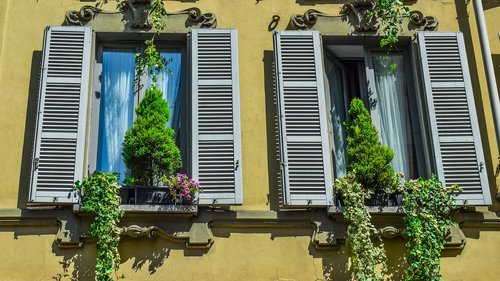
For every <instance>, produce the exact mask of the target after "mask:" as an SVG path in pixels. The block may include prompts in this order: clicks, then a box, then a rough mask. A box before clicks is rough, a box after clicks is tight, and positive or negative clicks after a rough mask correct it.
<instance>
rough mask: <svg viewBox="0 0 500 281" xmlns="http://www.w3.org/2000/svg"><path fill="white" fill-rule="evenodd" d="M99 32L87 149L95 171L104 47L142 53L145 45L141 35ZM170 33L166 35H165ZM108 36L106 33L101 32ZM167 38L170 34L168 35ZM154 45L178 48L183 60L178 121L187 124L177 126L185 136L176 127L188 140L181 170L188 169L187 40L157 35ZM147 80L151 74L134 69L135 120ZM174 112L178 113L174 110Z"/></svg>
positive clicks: (89, 163) (90, 166) (163, 48)
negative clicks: (158, 36) (122, 35)
mask: <svg viewBox="0 0 500 281" xmlns="http://www.w3.org/2000/svg"><path fill="white" fill-rule="evenodd" d="M99 35H100V34H99V33H97V34H96V36H95V37H94V45H93V51H94V54H95V55H94V56H93V58H92V61H91V64H92V65H91V71H92V74H91V79H92V80H91V82H90V83H91V85H90V88H91V96H90V100H89V103H90V109H89V112H88V114H89V116H88V117H87V119H88V123H89V134H88V139H87V144H86V153H85V157H86V159H87V173H88V174H92V173H93V172H95V171H96V169H97V158H98V146H99V144H98V143H99V141H98V139H99V122H100V106H101V99H100V95H101V94H102V93H101V92H102V83H101V75H102V70H103V66H102V63H103V62H102V58H103V51H104V50H105V49H107V48H108V49H113V48H116V49H130V50H133V51H134V54H137V53H142V52H143V51H144V50H145V48H146V45H145V44H144V41H143V40H144V39H142V38H132V39H128V38H126V39H121V40H120V39H119V38H120V37H119V35H120V34H119V33H117V34H113V35H114V36H111V38H113V39H104V38H100V37H101V36H99ZM164 36H167V35H164ZM102 37H105V36H102ZM167 38H168V37H167ZM155 45H156V47H157V50H158V51H159V52H161V51H166V50H178V51H180V53H181V56H182V61H181V72H182V74H181V75H182V76H181V77H183V78H181V86H180V95H181V99H180V106H181V111H185V114H183V113H180V115H181V116H180V118H181V120H179V122H182V121H184V123H186V124H185V128H183V129H180V130H178V132H181V134H182V136H178V135H177V131H176V139H177V138H179V137H181V139H184V140H185V142H186V143H185V149H181V157H182V159H183V161H182V163H183V166H182V168H181V169H182V170H188V169H189V167H190V165H191V158H190V155H189V153H188V150H189V135H190V134H189V119H190V117H191V114H190V112H189V104H188V102H189V97H188V96H189V92H188V85H187V84H188V75H189V71H188V67H187V63H188V58H187V55H188V54H187V43H186V40H185V39H182V38H181V39H175V40H165V39H164V38H163V37H161V38H157V39H156V41H155ZM147 84H148V74H147V73H146V74H143V75H141V76H140V77H138V76H137V70H135V73H134V98H133V99H134V111H133V120H135V119H136V114H135V108H137V106H138V105H139V103H140V101H141V100H142V98H143V97H144V94H145V92H146V89H147ZM174 114H175V113H174Z"/></svg>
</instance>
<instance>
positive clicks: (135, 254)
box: [52, 237, 208, 281]
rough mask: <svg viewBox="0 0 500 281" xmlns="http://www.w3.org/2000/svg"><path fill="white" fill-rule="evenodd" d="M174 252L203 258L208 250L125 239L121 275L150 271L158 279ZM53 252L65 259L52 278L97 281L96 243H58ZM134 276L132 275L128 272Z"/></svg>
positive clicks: (121, 249) (121, 248) (154, 240)
mask: <svg viewBox="0 0 500 281" xmlns="http://www.w3.org/2000/svg"><path fill="white" fill-rule="evenodd" d="M172 250H178V251H183V252H184V256H185V257H188V256H203V255H205V254H206V253H207V251H208V250H206V249H186V247H185V244H184V242H182V243H175V242H172V241H168V240H165V239H163V238H161V237H154V238H152V239H147V238H144V237H142V238H131V237H122V238H121V240H120V244H119V247H118V251H119V252H120V257H121V265H120V270H119V271H118V275H119V276H121V275H122V274H124V275H125V278H127V273H126V272H130V271H133V272H142V271H144V272H145V271H146V270H147V274H149V275H151V276H154V274H155V273H157V270H158V269H159V268H161V267H162V266H163V265H164V263H165V261H166V260H167V259H168V257H169V256H170V253H171V251H172ZM52 252H53V253H54V254H55V255H56V256H62V257H63V261H62V262H60V265H61V272H60V273H57V274H56V275H55V276H53V277H52V278H53V279H54V280H58V281H59V280H68V278H71V279H70V280H75V281H94V280H95V265H96V256H97V251H96V244H95V242H91V241H87V242H85V244H84V246H83V248H59V246H58V245H57V244H56V243H55V242H54V243H53V245H52ZM125 263H131V266H129V265H128V264H127V265H124V264H125ZM130 269H131V270H130ZM128 274H130V273H128Z"/></svg>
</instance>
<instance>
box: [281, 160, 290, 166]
mask: <svg viewBox="0 0 500 281" xmlns="http://www.w3.org/2000/svg"><path fill="white" fill-rule="evenodd" d="M280 165H281V166H282V167H286V166H288V163H287V162H285V161H281V162H280Z"/></svg>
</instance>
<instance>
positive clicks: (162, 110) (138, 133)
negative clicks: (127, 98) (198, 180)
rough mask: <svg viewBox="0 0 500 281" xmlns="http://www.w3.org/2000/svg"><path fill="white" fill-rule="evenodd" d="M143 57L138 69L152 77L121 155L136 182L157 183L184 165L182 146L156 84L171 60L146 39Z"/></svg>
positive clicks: (155, 184)
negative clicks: (169, 123)
mask: <svg viewBox="0 0 500 281" xmlns="http://www.w3.org/2000/svg"><path fill="white" fill-rule="evenodd" d="M146 44H147V45H148V48H147V49H146V51H145V53H144V57H141V56H138V57H137V60H138V64H137V65H138V72H139V74H142V73H144V72H146V71H147V72H148V74H150V76H151V77H152V84H151V88H149V89H147V90H146V94H145V96H144V98H143V99H142V101H141V102H140V103H139V106H138V107H137V108H136V110H135V113H136V119H135V121H134V123H133V125H132V127H131V128H130V129H129V130H127V132H126V133H125V139H124V141H123V148H122V149H123V150H122V155H123V159H124V161H125V165H126V166H127V168H129V169H130V172H131V176H132V177H133V178H135V179H136V183H137V184H139V185H146V186H157V185H159V184H160V180H161V178H162V177H163V176H165V175H170V174H173V173H174V172H176V171H177V170H179V168H180V167H181V166H182V161H181V156H180V151H179V147H177V145H176V143H175V139H174V131H173V129H172V128H169V127H167V124H168V121H169V119H170V109H169V106H168V102H167V101H166V100H165V99H164V98H163V93H162V91H161V90H160V89H158V88H157V87H156V86H155V83H156V75H157V74H158V73H159V71H161V70H165V69H167V64H168V62H167V61H166V60H165V59H164V58H162V57H161V55H160V54H159V53H158V51H157V50H156V48H155V45H154V43H153V40H147V41H146Z"/></svg>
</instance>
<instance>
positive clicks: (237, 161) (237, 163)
mask: <svg viewBox="0 0 500 281" xmlns="http://www.w3.org/2000/svg"><path fill="white" fill-rule="evenodd" d="M239 166H240V160H236V163H235V164H234V170H235V171H236V170H238V167H239Z"/></svg>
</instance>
